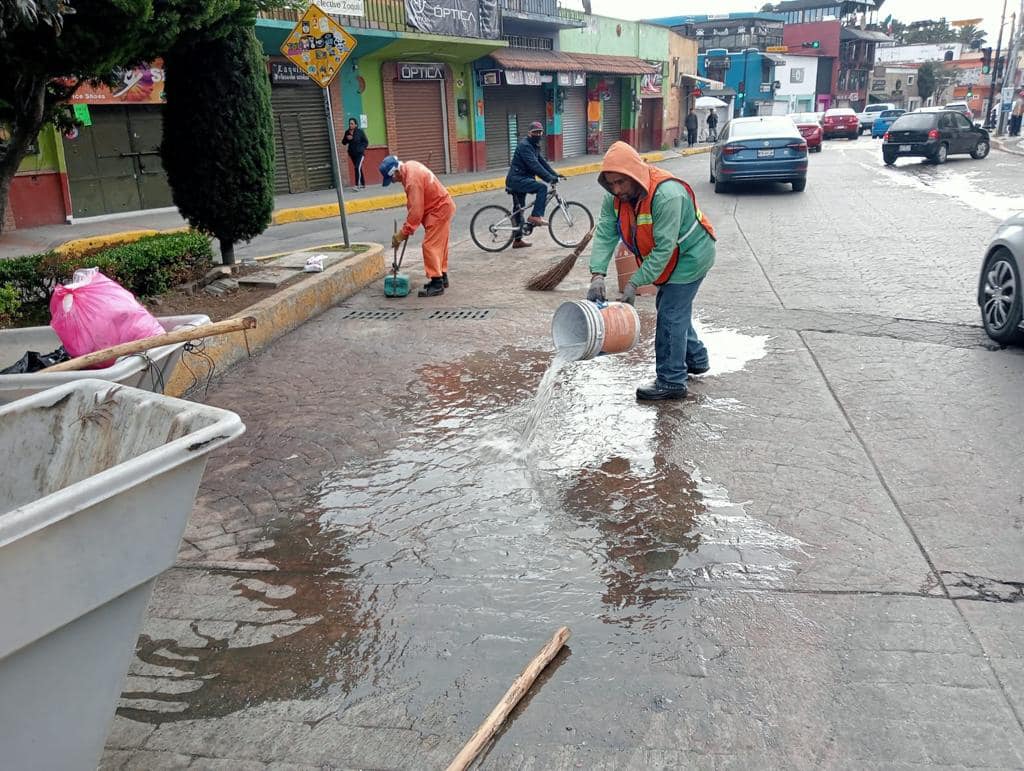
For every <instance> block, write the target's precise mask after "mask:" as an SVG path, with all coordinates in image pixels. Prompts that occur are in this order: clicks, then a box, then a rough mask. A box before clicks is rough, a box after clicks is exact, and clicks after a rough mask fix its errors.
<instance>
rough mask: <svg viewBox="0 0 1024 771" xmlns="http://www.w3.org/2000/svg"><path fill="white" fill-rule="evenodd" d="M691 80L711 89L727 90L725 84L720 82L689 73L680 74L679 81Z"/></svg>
mask: <svg viewBox="0 0 1024 771" xmlns="http://www.w3.org/2000/svg"><path fill="white" fill-rule="evenodd" d="M683 78H689V79H690V80H692V81H695V82H696V83H703V84H704V85H706V86H709V87H710V88H725V83H723V82H722V81H720V80H712V79H711V78H705V77H704V76H703V75H691V74H690V73H689V72H683V73H680V75H679V79H680V80H682V79H683Z"/></svg>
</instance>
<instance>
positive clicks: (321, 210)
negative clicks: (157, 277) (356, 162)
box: [54, 145, 711, 253]
mask: <svg viewBox="0 0 1024 771" xmlns="http://www.w3.org/2000/svg"><path fill="white" fill-rule="evenodd" d="M710 150H711V146H710V145H705V146H703V147H693V148H689V147H688V148H686V149H684V150H671V151H664V152H661V151H659V152H653V153H642V157H643V159H644V160H646V161H648V162H650V163H657V162H659V161H664V160H666V159H668V158H672V157H674V156H676V157H678V156H682V157H685V156H688V155H700V154H701V153H706V152H709V151H710ZM600 170H601V162H600V161H595V162H594V163H584V164H580V165H578V166H567V167H563V168H561V169H556V171H558V173H560V174H564V175H565V176H567V177H576V176H580V175H582V174H596V173H597V172H599V171H600ZM447 188H448V192H449V193H450V194H451V195H452V196H453V197H457V196H462V195H472V194H473V193H483V192H487V191H489V190H504V188H505V178H504V177H493V178H491V179H480V180H475V181H473V182H456V183H454V184H451V185H447ZM399 206H405V193H390V194H387V195H376V196H373V197H371V198H360V199H356V200H352V201H346V202H345V213H346V214H358V213H360V212H367V211H380V210H381V209H394V208H397V207H399ZM337 216H338V204H336V203H323V204H315V205H312V206H299V207H296V208H292V209H279V210H278V211H275V212H274V215H273V218H272V219H271V223H272V224H274V225H285V224H288V223H292V222H310V221H312V220H322V219H329V218H331V217H337ZM186 230H188V228H187V227H178V228H170V229H168V230H127V231H123V232H121V233H107V234H105V235H98V236H89V237H88V238H77V239H74V240H73V241H67V242H66V243H63V244H61V245H60V246H58V247H56V248H55V249H54V251H55V252H58V253H66V252H69V251H74V250H75V249H98V248H102V247H104V246H109V245H111V244H120V243H127V242H130V241H138V240H139V239H140V238H144V237H146V236H154V235H157V234H160V233H179V232H183V231H186Z"/></svg>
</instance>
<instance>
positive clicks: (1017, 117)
mask: <svg viewBox="0 0 1024 771" xmlns="http://www.w3.org/2000/svg"><path fill="white" fill-rule="evenodd" d="M1022 119H1024V91H1021V92H1020V93H1019V94H1017V98H1016V99H1014V100H1013V109H1011V110H1010V136H1011V137H1018V136H1020V124H1021V120H1022Z"/></svg>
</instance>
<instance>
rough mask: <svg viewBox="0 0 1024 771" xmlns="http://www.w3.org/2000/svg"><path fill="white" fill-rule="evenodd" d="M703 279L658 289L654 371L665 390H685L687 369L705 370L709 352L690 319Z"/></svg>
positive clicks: (666, 285)
mask: <svg viewBox="0 0 1024 771" xmlns="http://www.w3.org/2000/svg"><path fill="white" fill-rule="evenodd" d="M703 280H704V279H703V277H702V278H699V279H697V280H696V281H694V282H693V283H691V284H662V285H661V286H660V287H658V297H657V298H656V299H655V303H654V305H655V308H657V310H658V320H657V326H656V328H655V333H654V358H655V371H656V372H657V374H658V384H659V385H661V386H663V387H666V388H686V370H687V368H688V367H697V368H704V367H707V366H708V349H707V348H705V347H704V343H702V342H701V341H700V338H699V337H697V332H696V331H695V330H694V328H693V323H692V320H691V317H692V315H693V298H694V297H696V296H697V290H698V289H700V285H701V282H702V281H703Z"/></svg>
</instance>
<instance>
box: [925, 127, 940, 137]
mask: <svg viewBox="0 0 1024 771" xmlns="http://www.w3.org/2000/svg"><path fill="white" fill-rule="evenodd" d="M928 138H929V139H938V138H939V130H938V129H932V130H931V131H929V132H928Z"/></svg>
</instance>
